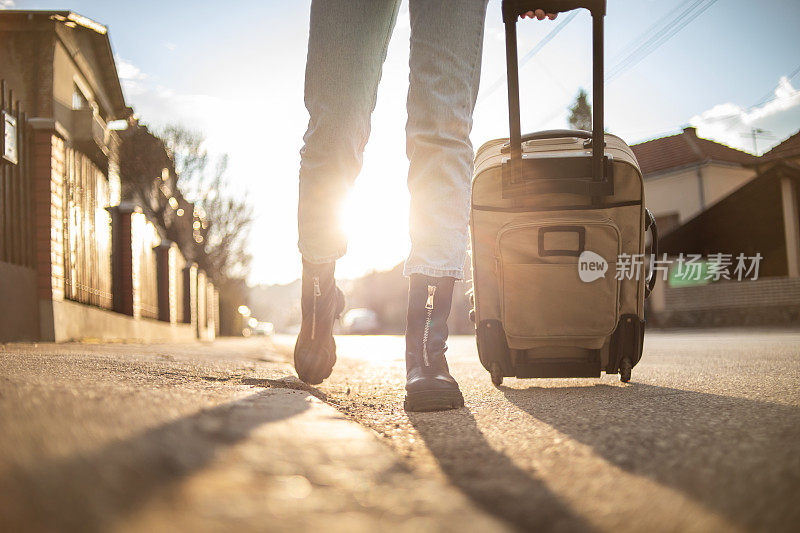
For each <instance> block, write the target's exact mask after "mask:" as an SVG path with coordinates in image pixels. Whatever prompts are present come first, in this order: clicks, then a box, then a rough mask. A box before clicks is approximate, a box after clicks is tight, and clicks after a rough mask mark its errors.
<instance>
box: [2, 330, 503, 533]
mask: <svg viewBox="0 0 800 533" xmlns="http://www.w3.org/2000/svg"><path fill="white" fill-rule="evenodd" d="M282 357H283V356H280V355H277V354H276V353H274V352H272V351H271V350H270V348H269V347H268V345H267V344H266V343H265V341H260V340H248V341H244V340H238V341H235V340H222V341H219V342H217V343H214V344H211V345H209V344H200V343H197V344H182V345H149V346H142V345H86V344H68V345H38V346H34V345H0V530H5V531H29V530H39V531H41V530H70V531H108V530H118V531H133V530H139V531H142V530H146V531H163V530H174V529H179V530H192V531H194V530H227V529H234V528H236V529H243V530H260V531H310V530H318V531H349V532H351V531H359V530H368V531H376V530H390V531H406V530H408V531H433V530H437V531H464V530H481V531H492V530H495V531H496V530H504V528H505V526H503V525H502V524H500V523H499V522H498V521H496V520H495V519H494V518H491V517H489V516H488V515H487V514H485V513H483V512H482V511H480V510H479V509H477V508H475V507H474V505H472V504H471V503H470V502H469V501H468V500H467V499H466V498H465V497H464V496H463V495H462V494H461V493H460V492H459V491H458V490H456V489H454V488H453V487H452V486H450V485H448V484H447V483H446V482H445V481H443V480H442V479H440V478H431V479H428V478H423V477H421V476H420V475H418V474H415V473H413V472H411V471H410V470H409V469H408V468H407V467H406V466H405V465H404V463H403V462H401V461H400V460H399V459H398V458H397V456H396V455H394V453H393V452H392V451H391V450H390V449H389V448H388V447H387V446H385V445H384V444H383V443H381V442H380V441H379V440H378V438H377V437H376V436H375V435H374V434H373V433H372V432H370V431H369V430H367V429H364V428H363V427H362V426H360V425H358V424H357V423H355V422H353V421H351V420H348V419H346V418H344V417H343V416H342V415H341V414H340V413H339V412H338V411H336V410H335V409H334V408H332V407H330V406H329V405H327V404H325V403H324V402H323V401H321V400H320V399H318V398H317V397H315V394H316V395H320V394H321V393H319V392H317V391H315V390H314V389H309V388H307V387H306V386H305V385H304V384H302V383H301V382H300V381H298V380H297V379H296V378H295V377H294V376H293V372H292V370H291V367H290V366H289V365H288V364H286V363H285V362H283V361H282Z"/></svg>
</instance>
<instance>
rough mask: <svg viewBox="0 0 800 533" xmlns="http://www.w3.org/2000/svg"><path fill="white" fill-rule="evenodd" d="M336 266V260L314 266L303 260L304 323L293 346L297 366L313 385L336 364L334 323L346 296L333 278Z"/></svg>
mask: <svg viewBox="0 0 800 533" xmlns="http://www.w3.org/2000/svg"><path fill="white" fill-rule="evenodd" d="M335 266H336V263H333V262H331V263H325V264H321V265H315V264H311V263H307V262H305V261H303V281H302V284H303V288H302V295H301V296H300V307H301V309H302V313H303V322H302V324H301V325H300V334H299V335H298V336H297V343H296V344H295V345H294V368H295V370H296V371H297V376H298V377H299V378H300V379H302V380H303V381H305V382H306V383H308V384H310V385H318V384H319V383H322V380H324V379H325V378H327V377H328V376H330V375H331V372H332V371H333V365H334V364H335V363H336V343H335V342H334V340H333V323H334V321H335V320H336V319H337V318H339V315H340V314H341V313H342V310H343V309H344V295H343V294H342V291H341V290H339V288H338V287H337V286H336V283H335V282H334V279H333V271H334V268H335Z"/></svg>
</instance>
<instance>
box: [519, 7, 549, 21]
mask: <svg viewBox="0 0 800 533" xmlns="http://www.w3.org/2000/svg"><path fill="white" fill-rule="evenodd" d="M557 16H558V13H545V12H544V10H543V9H537V10H536V11H528V12H526V13H523V15H522V18H524V19H525V18H528V19H532V18H534V17H536V19H538V20H544V18H545V17H547V18H548V19H550V20H555V19H556V17H557Z"/></svg>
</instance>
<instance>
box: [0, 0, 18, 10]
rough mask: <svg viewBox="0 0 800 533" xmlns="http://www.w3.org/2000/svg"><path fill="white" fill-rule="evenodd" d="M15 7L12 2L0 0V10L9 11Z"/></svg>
mask: <svg viewBox="0 0 800 533" xmlns="http://www.w3.org/2000/svg"><path fill="white" fill-rule="evenodd" d="M15 5H16V3H15V2H14V0H0V9H11V8H13V7H14V6H15Z"/></svg>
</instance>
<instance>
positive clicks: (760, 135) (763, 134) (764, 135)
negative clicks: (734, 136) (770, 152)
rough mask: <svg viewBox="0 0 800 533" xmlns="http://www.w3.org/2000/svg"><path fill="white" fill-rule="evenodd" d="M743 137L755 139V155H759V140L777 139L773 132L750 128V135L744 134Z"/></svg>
mask: <svg viewBox="0 0 800 533" xmlns="http://www.w3.org/2000/svg"><path fill="white" fill-rule="evenodd" d="M742 137H751V138H752V139H753V153H754V154H755V155H758V139H774V138H775V137H774V136H773V135H772V134H771V132H769V131H767V130H764V129H761V128H750V133H742Z"/></svg>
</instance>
